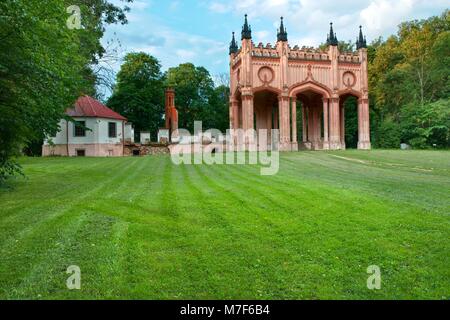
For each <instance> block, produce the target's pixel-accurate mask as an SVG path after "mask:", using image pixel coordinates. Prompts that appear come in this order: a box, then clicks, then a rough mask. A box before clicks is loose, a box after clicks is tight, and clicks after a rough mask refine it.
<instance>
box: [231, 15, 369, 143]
mask: <svg viewBox="0 0 450 320" xmlns="http://www.w3.org/2000/svg"><path fill="white" fill-rule="evenodd" d="M251 32H252V31H251V26H250V25H249V24H248V21H247V15H245V23H244V26H243V28H242V46H241V48H240V49H239V47H238V45H237V42H236V39H235V36H234V32H233V39H232V41H231V44H230V89H231V95H230V128H231V129H244V130H248V129H256V130H257V131H258V130H261V129H266V130H269V132H270V130H271V129H279V130H280V150H282V151H297V150H298V149H299V148H300V149H311V150H340V149H345V147H346V146H345V114H344V110H345V109H344V107H343V105H344V102H345V100H346V99H347V98H348V97H350V96H353V97H356V98H357V99H358V136H359V140H358V149H363V150H368V149H370V148H371V143H370V127H369V98H368V97H369V94H368V68H367V42H366V39H365V37H363V34H362V29H361V27H360V32H359V37H358V39H357V42H356V46H357V52H356V53H352V52H349V53H341V52H339V49H338V40H337V36H336V34H335V33H334V31H333V24H331V26H330V33H329V35H328V39H327V44H328V51H321V50H318V49H312V48H305V47H303V48H301V49H300V48H299V47H298V46H295V47H294V48H291V47H290V46H289V44H288V39H287V31H286V28H285V27H284V23H283V18H281V25H280V28H279V30H278V41H277V44H276V46H275V47H272V46H271V45H270V44H267V45H266V46H264V45H263V44H262V43H260V44H259V45H258V46H255V45H254V43H253V42H252V34H251ZM297 103H301V107H302V117H303V119H302V120H303V121H302V123H303V137H302V141H301V142H300V143H299V142H298V140H297ZM322 126H323V127H322ZM268 138H269V139H270V137H268ZM269 141H270V140H269Z"/></svg>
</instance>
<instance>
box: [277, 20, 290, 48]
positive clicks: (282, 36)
mask: <svg viewBox="0 0 450 320" xmlns="http://www.w3.org/2000/svg"><path fill="white" fill-rule="evenodd" d="M277 38H278V41H284V42H286V41H288V34H287V30H286V28H285V27H284V23H283V17H281V24H280V29H278V35H277Z"/></svg>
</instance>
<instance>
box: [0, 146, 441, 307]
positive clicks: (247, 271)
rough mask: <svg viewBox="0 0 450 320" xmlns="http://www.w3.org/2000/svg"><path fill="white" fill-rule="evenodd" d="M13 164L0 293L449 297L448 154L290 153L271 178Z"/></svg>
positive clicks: (250, 171)
mask: <svg viewBox="0 0 450 320" xmlns="http://www.w3.org/2000/svg"><path fill="white" fill-rule="evenodd" d="M21 162H22V164H23V167H24V170H25V173H26V175H27V179H26V180H25V179H22V178H21V179H16V180H14V181H12V182H10V184H9V185H10V187H9V188H2V189H0V298H6V299H23V298H26V299H53V298H57V299H86V298H88V299H91V298H92V299H117V298H124V299H334V298H339V299H341V298H342V299H347V298H348V299H384V298H387V299H409V298H414V299H422V298H424V299H428V298H436V299H449V298H450V241H449V240H450V215H449V213H450V152H426V151H423V152H422V151H405V152H400V151H372V152H358V151H345V152H329V153H326V152H315V153H313V152H301V153H287V154H283V155H282V158H281V169H280V172H279V174H278V175H276V176H272V177H263V176H260V175H259V167H257V166H206V165H203V166H174V165H172V163H171V161H170V158H169V157H164V156H161V157H147V158H118V159H111V158H109V159H90V158H73V159H64V158H52V159H22V160H21ZM70 265H78V266H79V267H80V268H81V272H82V289H81V290H80V291H69V290H67V288H66V279H67V277H68V275H67V274H66V269H67V267H68V266H70ZM370 265H378V266H380V268H381V272H382V289H381V290H379V291H371V290H368V289H367V285H366V282H367V278H368V276H369V275H368V274H367V272H366V270H367V267H368V266H370Z"/></svg>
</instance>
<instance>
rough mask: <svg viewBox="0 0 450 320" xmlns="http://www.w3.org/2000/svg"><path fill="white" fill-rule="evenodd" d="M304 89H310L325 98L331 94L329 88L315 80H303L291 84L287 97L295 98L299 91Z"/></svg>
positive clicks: (328, 97)
mask: <svg viewBox="0 0 450 320" xmlns="http://www.w3.org/2000/svg"><path fill="white" fill-rule="evenodd" d="M305 91H312V92H315V93H317V94H320V95H321V96H323V97H324V98H326V99H330V98H331V96H332V92H331V90H330V89H328V88H327V87H325V86H324V85H322V84H320V83H318V82H315V81H305V82H300V83H296V84H294V85H293V86H291V87H290V88H289V97H291V98H295V97H296V96H297V95H298V94H299V93H302V92H305Z"/></svg>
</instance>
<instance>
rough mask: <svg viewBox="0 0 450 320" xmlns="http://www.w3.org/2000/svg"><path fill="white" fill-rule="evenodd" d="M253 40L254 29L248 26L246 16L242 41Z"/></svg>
mask: <svg viewBox="0 0 450 320" xmlns="http://www.w3.org/2000/svg"><path fill="white" fill-rule="evenodd" d="M251 38H252V27H251V26H250V25H249V24H248V20H247V15H245V22H244V26H243V27H242V40H244V39H247V40H250V39H251Z"/></svg>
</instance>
